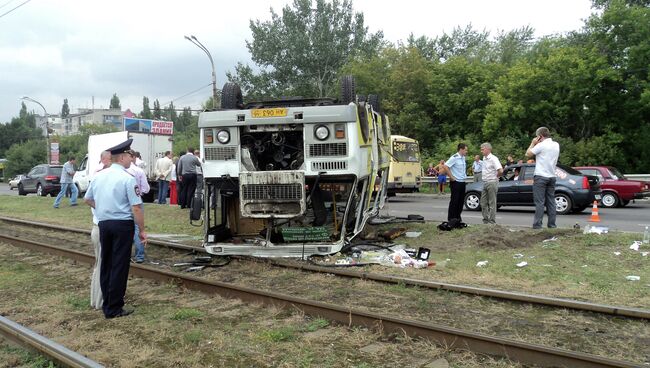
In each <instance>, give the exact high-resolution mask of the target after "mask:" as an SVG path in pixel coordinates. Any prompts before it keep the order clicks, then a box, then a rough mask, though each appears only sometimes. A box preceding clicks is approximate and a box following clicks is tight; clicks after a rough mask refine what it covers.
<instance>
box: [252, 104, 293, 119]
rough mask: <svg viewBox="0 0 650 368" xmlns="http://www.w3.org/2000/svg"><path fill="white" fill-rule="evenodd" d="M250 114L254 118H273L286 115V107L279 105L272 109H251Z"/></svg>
mask: <svg viewBox="0 0 650 368" xmlns="http://www.w3.org/2000/svg"><path fill="white" fill-rule="evenodd" d="M251 116H252V117H254V118H275V117H281V116H287V109H285V108H281V107H277V108H273V109H253V110H251Z"/></svg>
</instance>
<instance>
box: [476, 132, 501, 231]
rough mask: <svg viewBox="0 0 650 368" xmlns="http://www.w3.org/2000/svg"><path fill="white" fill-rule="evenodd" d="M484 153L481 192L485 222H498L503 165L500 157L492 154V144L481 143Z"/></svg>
mask: <svg viewBox="0 0 650 368" xmlns="http://www.w3.org/2000/svg"><path fill="white" fill-rule="evenodd" d="M481 153H482V154H483V165H482V166H483V170H482V176H483V191H482V192H481V213H482V214H483V223H484V224H496V223H497V192H498V191H499V177H500V176H501V175H503V166H501V162H500V161H499V158H498V157H497V156H495V155H493V154H492V145H491V144H490V143H488V142H485V143H483V144H481Z"/></svg>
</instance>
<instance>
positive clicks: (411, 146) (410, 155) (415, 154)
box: [393, 141, 420, 162]
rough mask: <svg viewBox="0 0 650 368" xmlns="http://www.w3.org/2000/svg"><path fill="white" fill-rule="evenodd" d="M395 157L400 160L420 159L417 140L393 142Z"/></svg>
mask: <svg viewBox="0 0 650 368" xmlns="http://www.w3.org/2000/svg"><path fill="white" fill-rule="evenodd" d="M393 157H394V158H395V160H397V161H400V162H418V161H420V150H419V149H418V144H417V143H415V142H400V141H395V142H393Z"/></svg>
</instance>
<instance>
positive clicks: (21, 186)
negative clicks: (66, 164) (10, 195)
mask: <svg viewBox="0 0 650 368" xmlns="http://www.w3.org/2000/svg"><path fill="white" fill-rule="evenodd" d="M62 169H63V166H62V165H48V164H41V165H36V166H34V168H33V169H31V170H30V171H29V173H27V175H26V176H25V177H24V178H23V179H22V180H21V181H20V183H18V194H19V195H27V193H36V194H37V195H39V196H46V195H48V194H49V195H51V196H53V197H54V196H55V195H57V194H59V190H61V170H62Z"/></svg>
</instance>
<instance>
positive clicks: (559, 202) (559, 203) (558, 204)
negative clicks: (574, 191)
mask: <svg viewBox="0 0 650 368" xmlns="http://www.w3.org/2000/svg"><path fill="white" fill-rule="evenodd" d="M572 206H573V205H572V203H571V198H569V196H568V195H566V194H561V193H558V194H556V195H555V211H556V212H557V214H558V215H566V214H567V213H569V212H571V208H572Z"/></svg>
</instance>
